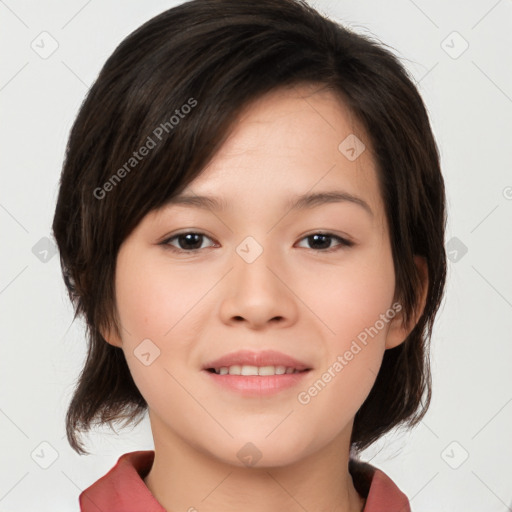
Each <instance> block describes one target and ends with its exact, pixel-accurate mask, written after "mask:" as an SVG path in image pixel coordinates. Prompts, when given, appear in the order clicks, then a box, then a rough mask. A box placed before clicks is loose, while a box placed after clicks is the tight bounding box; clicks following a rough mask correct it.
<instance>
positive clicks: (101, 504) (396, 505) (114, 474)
mask: <svg viewBox="0 0 512 512" xmlns="http://www.w3.org/2000/svg"><path fill="white" fill-rule="evenodd" d="M154 457H155V452H154V451H153V450H147V451H136V452H129V453H125V454H124V455H121V457H119V459H118V461H117V463H116V465H115V466H114V467H113V468H112V469H111V470H110V471H109V472H108V473H107V474H105V475H104V476H102V477H101V478H100V479H99V480H97V481H96V482H94V483H93V484H92V485H91V486H90V487H88V488H87V489H85V490H84V491H83V492H82V493H81V494H80V498H79V501H80V511H81V512H105V511H106V510H108V511H109V512H127V511H128V510H129V511H130V512H166V510H165V509H164V508H163V507H162V505H160V504H159V503H158V501H157V500H156V499H155V498H154V496H153V495H152V494H151V492H150V491H149V489H148V488H147V486H146V484H145V483H144V480H143V479H144V478H145V477H146V475H147V474H148V473H149V470H150V469H151V466H152V464H153V459H154ZM349 470H350V474H351V475H352V479H353V482H354V486H355V487H356V489H357V491H358V492H359V493H360V494H361V495H362V496H365V497H366V505H365V508H364V512H410V511H411V509H410V506H409V501H408V499H407V497H406V496H405V494H403V493H402V492H401V491H400V489H399V488H398V487H397V486H396V485H395V484H394V482H393V481H392V480H391V479H390V478H389V477H388V476H387V475H386V474H385V473H383V472H382V471H381V470H379V469H377V468H374V467H373V466H370V465H369V464H366V463H364V462H360V461H356V460H353V459H351V460H350V464H349Z"/></svg>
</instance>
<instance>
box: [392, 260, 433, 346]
mask: <svg viewBox="0 0 512 512" xmlns="http://www.w3.org/2000/svg"><path fill="white" fill-rule="evenodd" d="M414 263H415V264H416V268H417V269H418V274H419V277H420V282H421V293H420V300H419V303H418V305H417V308H416V311H415V313H414V315H413V316H414V318H412V319H411V320H410V322H409V324H408V325H405V326H404V325H402V322H403V313H398V314H397V315H396V316H395V317H394V318H393V320H392V321H391V323H390V326H389V330H388V333H387V336H386V349H388V348H395V347H397V346H398V345H400V344H401V343H403V342H404V341H405V340H406V338H407V336H409V334H410V333H411V331H412V330H413V329H414V327H415V326H416V324H417V323H418V320H419V319H420V317H421V315H422V314H423V310H424V309H425V303H426V300H427V291H428V266H427V260H426V259H425V258H424V257H423V256H418V255H415V256H414Z"/></svg>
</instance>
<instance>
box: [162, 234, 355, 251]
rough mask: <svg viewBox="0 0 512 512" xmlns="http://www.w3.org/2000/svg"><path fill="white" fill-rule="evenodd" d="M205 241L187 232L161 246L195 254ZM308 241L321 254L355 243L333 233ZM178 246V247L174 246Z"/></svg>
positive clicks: (317, 236) (199, 236) (314, 235)
mask: <svg viewBox="0 0 512 512" xmlns="http://www.w3.org/2000/svg"><path fill="white" fill-rule="evenodd" d="M204 239H208V240H211V238H210V237H209V236H207V235H205V234H204V233H201V232H196V231H187V232H184V233H178V234H177V235H173V236H172V237H170V238H166V239H165V240H163V241H162V242H161V243H160V245H163V246H165V247H166V248H168V249H170V250H172V251H174V252H179V253H184V252H189V253H194V252H197V251H199V250H200V249H205V248H207V247H203V242H204ZM302 240H306V241H307V242H308V243H309V244H311V245H312V247H310V248H311V249H313V250H315V251H319V252H332V251H336V250H338V249H339V248H340V247H352V246H353V245H354V242H352V241H350V240H347V239H345V238H342V237H340V236H338V235H335V234H333V233H313V234H311V235H308V236H306V237H304V238H302V239H301V241H302ZM333 240H337V241H338V245H335V246H331V242H332V241H333ZM174 244H177V245H178V246H176V245H174ZM210 247H212V246H210Z"/></svg>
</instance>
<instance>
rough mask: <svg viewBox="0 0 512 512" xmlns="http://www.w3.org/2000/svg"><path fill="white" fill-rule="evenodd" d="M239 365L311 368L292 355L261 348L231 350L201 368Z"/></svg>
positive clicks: (297, 368)
mask: <svg viewBox="0 0 512 512" xmlns="http://www.w3.org/2000/svg"><path fill="white" fill-rule="evenodd" d="M234 365H239V366H244V365H247V366H285V367H287V368H294V369H296V370H298V371H304V370H311V369H312V368H311V366H310V365H308V364H307V363H305V362H303V361H299V360H298V359H295V358H294V357H291V356H288V355H286V354H283V353H281V352H276V351H275V350H263V351H260V352H253V351H250V350H239V351H237V352H231V353H230V354H226V355H224V356H222V357H220V358H218V359H215V360H212V361H209V362H207V363H206V364H205V365H203V368H202V369H203V370H210V371H211V370H212V369H216V368H222V367H230V366H234Z"/></svg>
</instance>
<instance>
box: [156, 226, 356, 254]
mask: <svg viewBox="0 0 512 512" xmlns="http://www.w3.org/2000/svg"><path fill="white" fill-rule="evenodd" d="M185 235H199V236H203V237H206V238H210V237H209V236H208V235H206V234H205V233H201V232H200V231H185V232H183V233H178V234H176V235H173V236H172V237H169V238H166V239H165V240H163V241H162V242H160V244H159V245H162V246H164V247H165V248H166V249H169V250H170V251H172V252H176V253H181V254H183V253H189V254H195V253H197V252H198V251H201V250H202V249H207V247H203V248H199V249H191V250H190V251H187V250H185V249H179V248H177V247H174V246H172V245H170V242H172V241H173V240H175V239H177V238H179V237H180V236H185ZM315 235H321V236H325V237H328V238H332V239H336V240H338V241H339V242H340V244H339V245H337V246H334V247H330V248H329V249H311V250H312V251H317V252H324V253H325V252H327V253H331V252H335V251H338V250H339V249H340V248H344V247H345V248H348V247H352V246H353V245H354V242H352V241H351V240H347V239H346V238H342V237H340V236H338V235H335V234H333V233H328V232H325V233H324V232H315V233H311V234H310V235H306V236H304V237H302V238H301V239H300V241H302V240H305V239H307V238H310V237H313V236H315ZM210 240H211V238H210Z"/></svg>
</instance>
